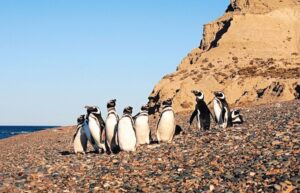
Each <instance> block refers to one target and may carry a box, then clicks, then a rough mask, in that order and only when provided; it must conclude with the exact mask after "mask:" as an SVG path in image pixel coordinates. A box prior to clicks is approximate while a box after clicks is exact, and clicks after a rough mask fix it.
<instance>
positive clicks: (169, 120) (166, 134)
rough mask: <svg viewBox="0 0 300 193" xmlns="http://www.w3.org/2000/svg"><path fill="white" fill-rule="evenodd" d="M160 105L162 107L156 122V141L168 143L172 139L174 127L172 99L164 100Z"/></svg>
mask: <svg viewBox="0 0 300 193" xmlns="http://www.w3.org/2000/svg"><path fill="white" fill-rule="evenodd" d="M162 105H163V109H162V112H161V114H160V118H159V121H158V124H157V131H156V136H157V140H158V142H168V143H170V142H171V141H172V140H173V137H174V134H175V129H176V124H175V114H174V111H173V108H172V100H171V99H168V100H165V101H163V103H162Z"/></svg>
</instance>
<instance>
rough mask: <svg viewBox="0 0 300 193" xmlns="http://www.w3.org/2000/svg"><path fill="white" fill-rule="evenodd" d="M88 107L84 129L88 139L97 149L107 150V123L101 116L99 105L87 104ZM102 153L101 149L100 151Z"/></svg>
mask: <svg viewBox="0 0 300 193" xmlns="http://www.w3.org/2000/svg"><path fill="white" fill-rule="evenodd" d="M85 108H86V109H87V115H86V120H85V123H84V130H85V133H86V136H87V138H88V140H89V141H90V142H91V144H92V145H93V147H94V149H95V151H99V150H101V152H102V153H103V152H106V146H105V123H104V121H103V118H102V116H101V112H100V109H99V107H96V106H85ZM99 153H100V151H99Z"/></svg>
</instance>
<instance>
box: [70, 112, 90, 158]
mask: <svg viewBox="0 0 300 193" xmlns="http://www.w3.org/2000/svg"><path fill="white" fill-rule="evenodd" d="M83 123H84V115H81V116H80V117H78V119H77V129H76V132H75V134H74V135H73V140H72V142H73V146H74V152H75V153H83V154H85V152H86V150H87V137H86V134H85V132H84V128H83Z"/></svg>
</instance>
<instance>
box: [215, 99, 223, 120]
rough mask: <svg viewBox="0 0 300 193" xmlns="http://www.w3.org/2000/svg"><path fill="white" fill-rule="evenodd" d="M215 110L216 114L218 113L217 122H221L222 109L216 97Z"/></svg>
mask: <svg viewBox="0 0 300 193" xmlns="http://www.w3.org/2000/svg"><path fill="white" fill-rule="evenodd" d="M214 112H215V115H216V119H217V122H218V123H220V121H221V113H222V109H221V107H220V106H219V103H218V101H217V100H216V99H214Z"/></svg>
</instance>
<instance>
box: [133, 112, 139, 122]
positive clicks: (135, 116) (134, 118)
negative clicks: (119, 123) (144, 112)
mask: <svg viewBox="0 0 300 193" xmlns="http://www.w3.org/2000/svg"><path fill="white" fill-rule="evenodd" d="M140 114H141V113H140V112H139V113H138V114H136V115H134V116H133V117H132V119H133V120H134V121H135V120H136V118H137V117H138V116H139V115H140Z"/></svg>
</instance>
